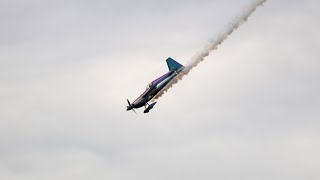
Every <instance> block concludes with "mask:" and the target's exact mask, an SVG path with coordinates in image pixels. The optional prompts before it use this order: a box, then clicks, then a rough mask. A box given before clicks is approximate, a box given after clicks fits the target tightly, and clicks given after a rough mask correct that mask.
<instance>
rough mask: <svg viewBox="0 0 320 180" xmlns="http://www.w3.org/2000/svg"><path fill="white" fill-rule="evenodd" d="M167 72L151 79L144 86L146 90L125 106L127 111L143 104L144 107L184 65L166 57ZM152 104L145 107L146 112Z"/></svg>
mask: <svg viewBox="0 0 320 180" xmlns="http://www.w3.org/2000/svg"><path fill="white" fill-rule="evenodd" d="M167 63H168V67H169V72H168V73H166V74H164V75H162V76H161V77H159V78H157V79H156V80H154V81H152V82H151V83H150V84H149V85H148V86H147V88H146V90H145V91H144V92H143V93H142V94H141V95H140V96H139V97H138V98H137V99H136V100H135V101H134V102H133V103H132V104H130V102H129V100H128V103H129V106H127V111H129V110H132V109H138V108H141V107H143V106H145V107H146V105H147V104H148V102H149V101H150V100H151V99H152V98H154V97H155V96H156V95H157V94H158V93H159V92H160V91H161V90H162V89H163V88H164V87H165V86H166V85H168V84H169V83H170V82H171V81H172V80H173V79H174V78H175V77H176V76H177V75H178V74H179V73H180V72H181V71H182V70H183V69H184V66H182V65H180V64H179V63H177V62H176V61H174V60H173V59H171V58H168V59H167ZM154 105H155V104H153V105H152V106H151V107H150V108H147V109H148V110H147V112H149V110H150V109H152V108H153V106H154Z"/></svg>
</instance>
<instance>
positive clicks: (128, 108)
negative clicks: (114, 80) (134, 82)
mask: <svg viewBox="0 0 320 180" xmlns="http://www.w3.org/2000/svg"><path fill="white" fill-rule="evenodd" d="M127 102H128V104H129V106H128V107H127V111H129V110H132V111H133V112H134V113H136V114H137V112H136V111H135V110H134V109H133V107H132V105H131V103H130V101H129V99H127ZM137 115H138V114H137Z"/></svg>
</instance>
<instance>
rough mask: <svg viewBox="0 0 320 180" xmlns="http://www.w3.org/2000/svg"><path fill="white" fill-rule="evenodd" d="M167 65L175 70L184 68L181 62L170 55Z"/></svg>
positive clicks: (171, 69)
mask: <svg viewBox="0 0 320 180" xmlns="http://www.w3.org/2000/svg"><path fill="white" fill-rule="evenodd" d="M166 61H167V65H168V68H169V70H170V71H173V70H180V69H181V68H183V66H182V65H181V64H179V63H178V62H177V61H175V60H173V59H172V58H171V57H169V58H168V59H167V60H166Z"/></svg>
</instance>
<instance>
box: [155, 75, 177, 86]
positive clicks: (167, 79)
mask: <svg viewBox="0 0 320 180" xmlns="http://www.w3.org/2000/svg"><path fill="white" fill-rule="evenodd" d="M175 75H176V74H175V73H173V74H172V75H171V76H169V77H167V78H165V79H164V80H163V81H161V83H159V84H158V85H157V88H159V87H161V86H162V85H163V84H164V83H166V82H168V81H170V79H171V78H172V77H173V76H175Z"/></svg>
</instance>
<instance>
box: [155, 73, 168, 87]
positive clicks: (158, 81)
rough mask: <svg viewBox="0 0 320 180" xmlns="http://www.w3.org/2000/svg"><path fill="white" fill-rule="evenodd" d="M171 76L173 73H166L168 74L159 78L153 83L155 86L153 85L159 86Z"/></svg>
mask: <svg viewBox="0 0 320 180" xmlns="http://www.w3.org/2000/svg"><path fill="white" fill-rule="evenodd" d="M170 74H171V71H169V72H168V73H166V74H164V75H162V76H161V77H159V78H158V79H156V80H154V81H152V84H153V85H157V84H159V83H160V82H161V81H163V80H164V79H166V78H167V77H169V76H170Z"/></svg>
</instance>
